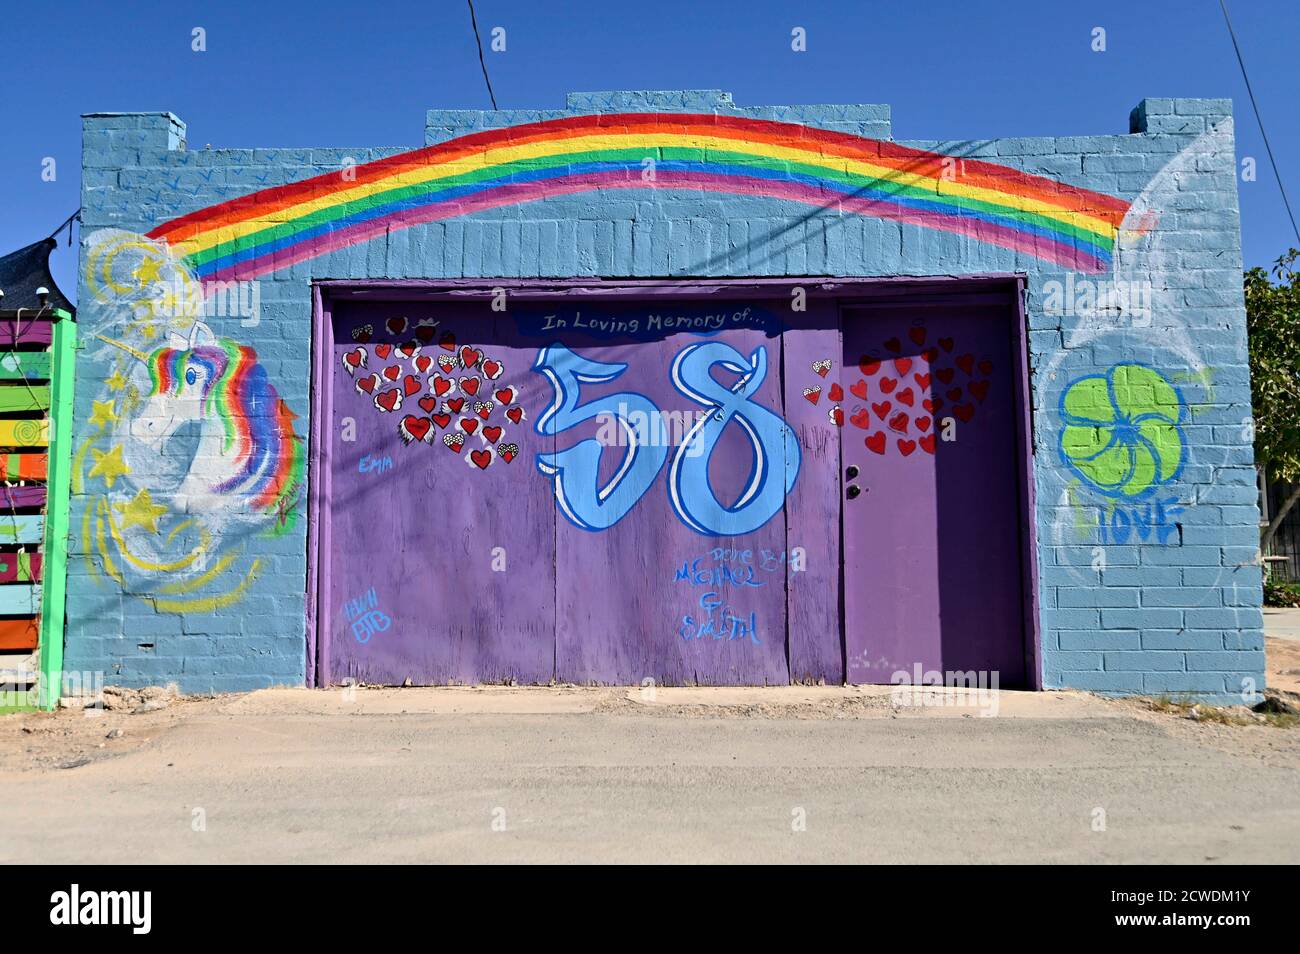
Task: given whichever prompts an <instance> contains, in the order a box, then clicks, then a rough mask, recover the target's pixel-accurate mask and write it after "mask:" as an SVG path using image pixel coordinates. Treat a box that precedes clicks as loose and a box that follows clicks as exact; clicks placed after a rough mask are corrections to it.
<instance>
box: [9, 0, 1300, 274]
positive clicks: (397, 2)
mask: <svg viewBox="0 0 1300 954" xmlns="http://www.w3.org/2000/svg"><path fill="white" fill-rule="evenodd" d="M1229 7H1230V10H1231V12H1232V15H1233V21H1234V24H1235V26H1236V29H1237V35H1238V39H1239V40H1240V42H1241V44H1242V47H1243V52H1244V53H1245V56H1246V65H1247V68H1248V69H1249V70H1250V73H1251V81H1252V83H1253V85H1254V87H1255V93H1256V96H1257V97H1258V99H1259V102H1260V107H1261V108H1262V110H1263V113H1264V120H1265V122H1266V123H1267V126H1268V131H1269V135H1270V137H1271V138H1272V142H1273V149H1274V152H1275V153H1276V155H1277V159H1278V163H1279V166H1280V167H1281V169H1282V174H1283V177H1284V179H1285V181H1286V184H1287V187H1288V190H1289V192H1290V195H1291V198H1292V203H1293V206H1300V175H1297V174H1296V169H1297V167H1298V166H1300V110H1297V108H1296V103H1295V95H1296V93H1295V91H1296V90H1297V89H1300V65H1297V58H1296V56H1295V50H1296V48H1297V44H1298V43H1300V3H1297V2H1296V0H1230V3H1229ZM476 8H477V11H478V20H479V27H480V29H481V31H482V32H483V34H484V37H485V40H486V38H487V34H488V32H489V31H490V30H491V28H492V27H494V26H502V27H504V28H505V29H506V40H507V50H506V52H504V53H491V52H488V53H487V60H488V68H489V70H490V71H491V74H492V81H493V85H494V87H495V89H496V94H497V102H498V103H499V104H500V105H501V106H502V107H503V108H507V107H522V108H528V107H547V108H551V107H558V106H560V105H562V103H563V99H564V94H565V93H566V92H569V91H572V90H608V89H724V90H728V91H729V92H731V93H732V95H733V97H734V98H735V101H736V102H737V103H740V104H744V105H767V104H793V103H888V104H890V105H891V106H892V107H893V118H894V136H895V138H897V139H902V140H907V139H980V138H993V137H1001V136H1036V135H1084V134H1094V133H1123V132H1127V131H1128V114H1129V111H1130V109H1131V108H1132V107H1133V106H1134V105H1136V103H1137V102H1138V100H1140V99H1141V98H1143V97H1144V96H1227V97H1231V98H1232V99H1233V100H1234V101H1235V104H1236V116H1237V144H1238V155H1239V156H1253V157H1255V158H1256V159H1257V161H1258V178H1257V180H1256V181H1254V182H1243V183H1240V193H1241V205H1242V231H1243V240H1244V245H1245V259H1246V263H1247V265H1263V264H1268V263H1271V262H1272V261H1273V260H1274V259H1275V258H1276V257H1277V256H1278V255H1279V254H1281V253H1282V252H1283V251H1285V250H1286V249H1287V248H1288V247H1289V246H1291V245H1295V244H1297V243H1296V239H1295V236H1294V233H1293V232H1292V230H1291V225H1290V223H1289V221H1288V220H1287V217H1286V214H1285V211H1284V210H1283V208H1282V202H1281V197H1280V195H1279V193H1278V189H1277V185H1276V183H1275V181H1274V178H1273V174H1272V170H1271V169H1270V168H1269V166H1268V162H1267V158H1266V155H1265V152H1264V146H1263V142H1262V140H1261V138H1260V135H1259V130H1258V127H1257V126H1256V124H1255V118H1254V115H1253V114H1252V113H1251V111H1250V105H1249V102H1248V100H1247V98H1246V90H1245V86H1244V85H1243V83H1242V80H1241V75H1240V73H1239V71H1238V67H1237V63H1236V60H1235V59H1234V56H1233V52H1232V46H1231V44H1230V42H1229V39H1228V34H1227V31H1226V29H1225V27H1224V24H1223V17H1222V14H1221V13H1220V11H1219V6H1218V2H1217V0H1124V2H1111V0H1100V2H1098V0H1091V2H1088V3H1078V2H1070V3H1059V2H1058V3H1050V2H1049V3H1044V2H1043V0H1037V2H1028V0H929V2H925V3H917V2H867V0H856V2H839V3H818V2H783V3H780V2H773V0H746V2H743V3H742V2H736V0H656V2H654V3H642V2H637V0H633V2H627V3H609V2H607V3H603V4H596V3H589V2H585V0H572V2H564V3H560V2H545V0H531V2H529V0H520V2H515V0H477V2H476ZM18 11H19V12H18V15H17V16H15V15H14V14H7V15H6V16H5V18H4V32H3V35H2V36H0V56H2V57H3V69H4V81H3V83H0V107H2V110H0V116H2V117H3V119H0V130H3V131H2V132H0V207H2V208H3V209H4V214H3V216H2V217H0V250H4V251H8V250H10V249H12V248H15V247H18V246H20V245H24V244H27V243H28V242H31V241H34V240H36V239H38V238H40V237H42V236H43V235H45V234H48V232H49V231H51V230H52V229H53V228H54V227H55V226H57V225H58V224H59V222H61V221H62V220H63V219H64V218H65V217H67V215H68V214H70V213H71V212H72V211H74V210H75V209H76V208H77V202H78V188H79V183H78V175H79V171H78V164H79V152H80V136H81V130H80V120H79V117H80V114H81V113H83V112H91V111H97V110H106V111H107V110H113V111H120V110H170V111H172V112H174V113H176V114H177V115H179V116H180V117H181V119H183V120H184V121H185V122H186V123H187V124H188V127H189V142H190V146H191V148H202V147H203V146H204V145H205V144H209V143H210V144H212V145H213V146H214V147H224V146H231V147H233V146H368V145H391V146H401V145H409V146H416V145H419V144H421V143H422V137H423V118H424V110H425V109H427V108H429V107H434V106H441V107H475V108H482V107H486V106H487V105H488V99H487V93H486V91H485V89H484V86H483V79H482V75H481V74H480V72H479V64H478V57H477V52H476V50H475V47H474V41H473V35H472V33H471V31H470V24H469V13H468V9H467V8H466V5H465V3H464V2H462V0H421V2H407V0H371V2H368V3H356V2H342V0H313V2H298V0H271V2H267V0H262V2H257V3H253V2H248V0H224V2H211V0H209V2H204V3H190V2H183V0H180V2H177V0H173V2H165V3H154V2H149V0H137V2H132V3H128V4H117V3H112V4H110V3H104V2H102V0H86V2H59V0H48V2H44V3H41V4H25V5H22V6H20V7H19V8H18ZM728 11H741V13H740V15H738V16H737V15H732V14H731V13H729V12H728ZM196 26H199V27H203V28H204V29H205V30H206V31H207V45H208V49H207V51H206V52H204V53H195V52H193V51H192V50H191V49H190V38H191V30H192V29H193V28H194V27H196ZM794 26H802V27H804V28H805V29H806V30H807V35H808V51H807V52H806V53H799V54H796V53H793V52H791V50H790V31H791V28H792V27H794ZM1098 26H1100V27H1103V28H1104V29H1105V30H1106V39H1107V49H1106V51H1105V52H1103V53H1095V52H1093V51H1092V50H1091V48H1090V44H1091V32H1092V30H1093V28H1094V27H1098ZM47 156H51V157H54V159H55V160H56V161H57V179H56V181H54V182H43V181H42V180H41V168H42V166H41V164H42V160H43V159H44V158H45V157H47ZM1297 211H1298V212H1300V208H1297ZM72 251H75V248H74V249H73V250H66V249H64V248H61V249H60V252H59V254H58V256H57V258H56V263H55V266H56V277H57V278H58V279H59V281H60V283H61V284H62V286H63V288H64V291H65V292H67V293H68V294H69V295H74V294H75V282H74V281H73V273H74V270H75V269H74V267H73V264H72V261H71V260H72V257H73V256H72V254H71V252H72Z"/></svg>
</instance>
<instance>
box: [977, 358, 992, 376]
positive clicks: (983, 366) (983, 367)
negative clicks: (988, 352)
mask: <svg viewBox="0 0 1300 954" xmlns="http://www.w3.org/2000/svg"><path fill="white" fill-rule="evenodd" d="M979 367H980V374H992V373H993V362H992V361H990V360H989V359H988V358H985V359H984V360H983V361H981V362H980V365H979Z"/></svg>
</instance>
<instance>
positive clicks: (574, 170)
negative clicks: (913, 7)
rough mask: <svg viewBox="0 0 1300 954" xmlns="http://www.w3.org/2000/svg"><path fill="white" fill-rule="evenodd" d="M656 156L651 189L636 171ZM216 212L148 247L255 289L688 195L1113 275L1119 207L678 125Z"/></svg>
mask: <svg viewBox="0 0 1300 954" xmlns="http://www.w3.org/2000/svg"><path fill="white" fill-rule="evenodd" d="M647 158H649V159H653V160H654V166H653V170H654V171H653V176H652V177H651V176H647V175H646V174H645V173H646V169H647V164H646V163H645V160H646V159H647ZM350 171H351V172H354V173H355V175H349V176H346V177H345V176H343V175H342V174H340V173H338V172H333V173H327V174H325V175H320V176H315V177H313V178H310V179H304V180H302V181H300V182H295V183H291V184H289V185H285V186H279V187H276V188H271V189H264V190H262V191H260V192H254V193H252V194H250V195H247V196H243V197H241V198H238V199H233V200H231V201H228V202H222V203H220V204H218V205H213V206H209V207H207V208H204V209H200V210H198V211H196V212H192V213H190V214H188V215H184V216H181V217H180V218H177V219H173V220H171V221H169V222H166V223H164V224H163V225H160V226H159V227H158V228H156V229H154V230H153V231H152V232H150V233H149V235H150V236H151V237H153V238H160V239H165V240H166V241H167V242H168V243H169V244H170V245H172V246H173V247H174V248H176V249H177V250H178V252H179V254H180V255H181V256H182V257H183V259H184V260H185V262H186V263H187V264H188V265H189V266H190V267H191V268H192V269H193V271H194V273H195V275H196V276H197V277H199V278H201V279H206V280H212V281H229V280H234V279H252V278H257V277H258V276H261V275H266V274H269V273H271V272H274V271H277V270H279V269H282V268H287V267H288V266H290V265H293V264H295V263H297V262H302V261H306V260H308V259H312V258H315V257H317V256H319V255H323V254H325V253H327V252H330V251H333V250H335V249H339V248H345V247H348V246H351V245H356V244H358V243H361V242H365V241H368V240H369V239H371V238H374V237H376V236H379V235H383V234H385V233H386V232H389V231H393V230H397V229H405V228H410V227H412V226H415V225H420V224H422V223H426V222H433V221H437V220H439V219H448V218H454V217H456V216H461V215H467V214H469V213H472V212H479V211H483V210H485V209H492V208H497V207H500V206H508V205H517V204H521V203H524V202H532V201H536V200H539V199H545V198H549V197H552V196H561V195H571V194H575V193H582V192H591V191H595V190H605V189H655V188H659V189H687V190H699V191H705V192H716V193H725V194H731V195H750V196H760V197H767V198H772V199H784V200H788V201H792V202H798V203H802V204H804V205H809V206H814V207H817V208H821V209H827V210H831V211H837V212H840V213H847V214H851V215H863V216H870V217H874V218H880V219H891V220H894V221H897V222H905V223H908V224H911V225H917V226H921V227H924V228H930V229H936V230H939V231H943V232H949V233H953V234H957V235H963V236H969V237H971V238H973V239H976V240H977V241H981V242H987V243H990V244H992V245H997V246H1000V247H1003V248H1008V249H1014V250H1015V251H1018V252H1022V253H1025V254H1029V255H1033V256H1034V257H1036V258H1040V259H1043V260H1045V261H1049V262H1053V263H1055V264H1058V265H1061V266H1064V267H1067V268H1073V269H1077V270H1080V271H1086V272H1103V271H1106V270H1107V269H1109V267H1110V259H1111V253H1112V250H1113V248H1114V244H1115V237H1116V235H1117V234H1118V231H1119V226H1120V222H1121V221H1122V220H1123V218H1124V214H1125V212H1127V211H1128V203H1127V202H1125V201H1123V200H1122V199H1118V198H1115V197H1113V196H1108V195H1104V194H1102V193H1098V192H1092V191H1089V190H1087V189H1080V188H1077V187H1075V186H1070V185H1066V184H1064V183H1061V182H1057V181H1055V180H1053V179H1048V178H1044V177H1041V176H1035V175H1029V174H1027V173H1024V172H1021V171H1019V170H1016V169H1011V168H1008V167H1006V166H1000V165H997V164H995V163H990V162H985V161H983V160H977V159H962V158H960V157H953V156H945V155H942V154H940V153H933V152H925V151H922V150H918V149H910V148H907V147H906V146H900V145H898V144H896V143H892V142H886V141H883V140H878V139H866V138H863V137H860V136H852V135H848V134H845V133H837V132H830V131H827V130H823V129H816V128H813V127H809V126H800V125H792V124H788V123H778V122H770V121H767V120H755V119H740V118H736V117H731V116H715V115H694V114H681V113H615V114H600V115H592V116H578V117H574V118H570V119H558V120H551V121H548V122H540V123H531V124H527V125H521V126H511V127H507V128H505V129H496V130H491V131H487V132H480V133H473V134H471V135H467V136H462V137H460V138H457V139H452V140H449V141H447V142H443V143H439V144H437V145H433V146H428V147H426V148H423V149H416V150H413V151H411V152H405V153H401V154H399V155H395V156H390V157H389V158H386V159H380V160H378V161H375V162H370V163H367V164H365V165H361V166H357V167H356V168H355V169H354V170H350Z"/></svg>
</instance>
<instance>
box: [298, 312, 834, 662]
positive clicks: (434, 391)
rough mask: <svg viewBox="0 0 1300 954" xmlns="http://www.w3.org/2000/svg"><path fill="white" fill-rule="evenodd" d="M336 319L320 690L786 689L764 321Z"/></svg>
mask: <svg viewBox="0 0 1300 954" xmlns="http://www.w3.org/2000/svg"><path fill="white" fill-rule="evenodd" d="M773 307H777V308H781V309H782V310H788V309H787V308H786V306H785V304H784V303H783V302H777V303H776V305H775V306H773ZM332 320H333V340H334V344H333V354H332V358H331V363H330V370H329V387H330V389H331V390H330V407H329V411H328V414H329V428H330V433H329V436H328V438H327V440H328V445H327V446H328V448H329V450H328V466H329V473H330V484H329V489H328V493H327V498H328V499H327V500H326V501H325V502H324V504H323V506H325V507H327V508H328V513H327V520H328V532H327V533H326V534H324V535H323V536H322V540H326V541H328V542H327V543H323V544H322V549H323V551H325V552H323V553H322V555H321V559H322V560H323V561H327V566H328V583H327V589H328V596H327V601H326V600H322V605H321V607H320V610H319V613H320V616H321V620H320V623H319V625H320V626H321V627H322V628H327V630H328V652H327V653H326V655H325V658H326V660H327V661H326V663H325V665H324V669H325V671H326V673H327V679H328V680H329V681H331V682H336V683H337V682H339V681H341V680H343V679H346V678H349V677H351V678H355V679H359V680H362V681H367V682H375V683H401V682H403V681H405V680H407V679H409V680H411V682H412V683H415V684H438V683H447V682H499V681H503V680H508V679H515V680H518V681H520V682H528V683H537V682H541V683H545V682H547V681H549V680H551V679H553V678H554V679H559V680H562V681H572V682H599V683H620V684H628V683H631V684H642V683H645V682H646V681H647V680H653V681H654V682H657V683H668V684H682V683H703V684H750V683H757V684H765V683H766V684H773V683H775V684H780V683H786V682H788V681H789V678H790V676H789V666H788V662H787V659H788V656H787V588H788V587H787V581H788V577H787V566H788V562H789V561H788V560H787V554H786V551H787V544H786V519H785V516H786V498H787V495H788V493H789V492H790V490H791V489H792V488H793V486H794V482H795V478H796V477H797V475H798V470H799V462H800V457H801V455H800V449H799V443H798V440H797V439H796V435H795V433H794V431H793V430H792V429H791V428H790V427H789V426H788V425H786V423H785V419H784V410H785V407H784V406H785V397H784V393H783V382H782V343H781V338H780V337H779V336H778V335H776V334H773V333H772V329H773V328H774V327H776V324H775V322H776V318H775V316H774V314H773V312H772V310H771V308H762V307H760V306H759V304H758V303H754V302H738V303H732V304H728V303H720V302H706V303H694V302H682V303H677V304H673V305H672V306H671V307H669V308H665V307H664V306H662V305H660V304H658V303H656V302H653V301H648V302H631V303H626V304H624V303H620V302H608V303H603V304H602V303H599V302H594V301H590V300H578V301H577V302H576V303H568V302H565V303H561V304H556V305H554V306H540V305H539V306H534V305H529V304H516V305H512V307H511V308H510V310H509V312H508V313H501V314H497V313H494V312H493V311H492V310H491V309H490V307H489V305H488V304H487V303H486V302H483V303H474V302H441V303H440V302H436V301H407V302H373V303H372V302H364V303H359V302H355V301H341V302H338V303H337V304H336V306H335V309H334V311H333V319H332ZM679 329H687V330H679ZM696 329H699V330H696ZM827 426H829V425H827ZM831 473H832V474H833V470H832V471H831ZM832 499H833V498H832ZM822 562H826V561H824V560H823V561H822ZM825 631H826V632H830V627H829V626H828V627H826V628H825ZM832 638H833V636H832Z"/></svg>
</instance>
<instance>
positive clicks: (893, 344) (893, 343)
mask: <svg viewBox="0 0 1300 954" xmlns="http://www.w3.org/2000/svg"><path fill="white" fill-rule="evenodd" d="M885 347H886V348H888V349H889V350H890V351H892V352H894V354H898V352H900V351H902V350H903V345H902V343H901V342H900V341H899V340H898V339H897V338H890V339H889V340H888V341H886V342H885Z"/></svg>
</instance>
